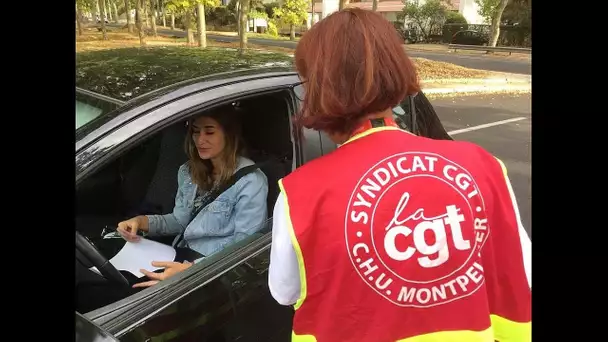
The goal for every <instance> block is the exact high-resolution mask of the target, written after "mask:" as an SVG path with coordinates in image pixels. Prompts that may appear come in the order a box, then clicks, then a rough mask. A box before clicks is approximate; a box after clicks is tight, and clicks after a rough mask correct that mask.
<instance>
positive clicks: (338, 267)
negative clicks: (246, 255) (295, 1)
mask: <svg viewBox="0 0 608 342" xmlns="http://www.w3.org/2000/svg"><path fill="white" fill-rule="evenodd" d="M295 60H296V67H297V70H298V73H299V74H300V77H301V78H302V80H303V81H304V88H305V96H304V100H303V105H302V110H301V113H300V117H299V120H300V123H301V124H302V125H303V126H305V127H307V128H312V129H316V130H320V131H324V132H325V133H327V135H328V136H330V137H331V139H332V140H333V141H334V142H335V143H336V144H338V145H340V146H339V148H338V149H336V150H335V151H333V152H331V153H329V154H326V155H324V156H322V157H321V158H319V159H316V160H314V161H312V162H309V163H307V164H305V165H303V166H302V167H300V168H298V169H297V170H295V171H294V172H292V173H291V174H290V175H288V176H287V177H285V178H283V179H282V180H281V181H280V186H281V194H280V195H279V198H278V200H277V202H276V205H275V208H274V215H273V216H274V219H273V240H272V246H271V260H270V270H269V288H270V291H271V294H272V295H273V297H274V298H275V299H276V300H277V301H278V302H279V303H280V304H283V305H292V304H295V309H296V311H295V316H294V321H293V332H292V341H317V342H328V341H330V342H342V341H357V342H368V341H369V342H385V341H408V342H418V341H420V342H422V341H425V342H427V341H458V342H467V341H494V340H498V341H530V340H531V328H530V325H531V313H530V312H531V308H530V306H531V279H530V249H531V244H530V240H529V238H528V237H527V234H526V232H525V231H524V230H523V227H522V225H521V222H520V219H519V213H518V209H517V204H516V202H515V199H514V196H513V191H512V189H511V185H510V182H509V180H508V177H507V175H506V171H505V168H504V165H503V164H502V162H500V161H499V160H497V159H496V158H494V157H493V156H492V155H490V154H489V153H488V152H487V151H485V150H484V149H482V148H481V147H479V146H476V145H474V144H471V143H468V142H460V141H450V140H449V139H446V140H436V139H429V138H426V137H422V136H416V135H413V134H411V133H408V132H406V131H404V130H402V129H400V128H399V127H397V125H396V124H395V122H394V121H393V119H392V115H393V112H392V108H394V107H395V106H396V105H397V104H398V103H399V102H401V101H402V99H404V98H406V96H408V95H412V94H415V93H418V92H419V91H420V86H419V83H418V79H417V76H416V72H415V70H414V66H413V64H412V62H411V61H410V59H409V58H408V57H407V55H406V54H405V51H404V49H403V46H402V44H401V42H400V40H399V37H398V35H397V33H396V32H395V29H394V28H393V27H392V26H391V24H390V23H389V22H388V21H387V20H385V19H384V18H382V17H381V16H380V15H379V14H377V13H375V12H371V11H365V10H361V9H355V8H353V9H351V8H349V9H345V10H342V11H339V12H336V13H334V14H332V15H330V16H328V17H327V18H325V19H323V20H322V21H320V22H319V23H317V24H315V25H314V26H313V27H312V28H311V29H310V30H309V31H308V32H307V33H306V34H305V35H304V36H303V37H302V39H301V40H300V42H299V43H298V46H297V48H296V53H295ZM445 138H446V137H444V139H445Z"/></svg>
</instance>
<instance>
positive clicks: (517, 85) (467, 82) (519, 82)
mask: <svg viewBox="0 0 608 342" xmlns="http://www.w3.org/2000/svg"><path fill="white" fill-rule="evenodd" d="M421 83H422V90H423V91H424V93H425V94H450V93H495V92H531V91H532V76H531V75H520V74H508V73H493V74H492V75H491V76H490V77H487V78H482V79H474V78H464V79H443V80H426V81H422V82H421Z"/></svg>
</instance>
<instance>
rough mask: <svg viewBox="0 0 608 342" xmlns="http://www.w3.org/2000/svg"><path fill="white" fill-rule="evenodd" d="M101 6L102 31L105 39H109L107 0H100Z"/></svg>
mask: <svg viewBox="0 0 608 342" xmlns="http://www.w3.org/2000/svg"><path fill="white" fill-rule="evenodd" d="M99 1H100V3H99V8H100V9H101V16H100V17H101V32H102V34H103V40H108V32H107V30H106V0H99Z"/></svg>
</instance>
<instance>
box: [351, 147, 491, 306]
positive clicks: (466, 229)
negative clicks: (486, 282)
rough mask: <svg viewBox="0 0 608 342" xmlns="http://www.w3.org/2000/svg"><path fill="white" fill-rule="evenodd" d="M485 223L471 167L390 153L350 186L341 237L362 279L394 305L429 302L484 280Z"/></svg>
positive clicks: (437, 301) (449, 297)
mask: <svg viewBox="0 0 608 342" xmlns="http://www.w3.org/2000/svg"><path fill="white" fill-rule="evenodd" d="M488 233H489V227H488V224H487V219H486V218H485V207H484V203H483V198H482V196H481V193H480V191H479V188H478V187H477V185H476V183H475V181H474V179H473V177H472V176H471V174H470V173H469V172H468V171H467V170H465V169H464V168H462V167H461V166H459V165H457V164H455V163H453V162H452V161H450V160H448V159H446V158H444V157H442V156H440V155H436V154H429V153H421V152H407V153H401V154H397V155H393V156H391V157H389V158H386V159H385V160H383V161H381V162H380V163H378V164H377V165H375V166H374V167H372V168H371V169H369V170H368V171H367V172H366V173H365V174H364V175H363V177H361V179H360V180H359V182H358V184H357V186H356V188H355V189H354V190H353V192H352V195H351V199H350V201H349V204H348V208H347V211H346V217H345V240H346V241H345V242H346V246H347V248H348V252H349V255H350V258H351V261H352V263H353V266H354V267H355V269H356V271H357V272H358V273H359V275H360V276H361V278H362V279H363V281H364V282H365V283H366V284H367V285H368V286H370V287H371V288H372V289H373V290H374V291H376V292H377V293H378V294H380V295H381V296H383V297H384V298H386V299H387V300H389V301H390V302H392V303H393V304H395V305H399V306H406V307H430V306H436V305H441V304H444V303H448V302H451V301H453V300H457V299H459V298H462V297H465V296H468V295H470V294H472V293H474V292H475V291H477V290H478V289H479V288H480V287H481V286H482V285H483V267H482V266H481V264H480V262H479V259H480V258H479V255H480V254H479V252H480V250H481V248H482V246H483V243H484V242H485V240H486V239H487V235H488Z"/></svg>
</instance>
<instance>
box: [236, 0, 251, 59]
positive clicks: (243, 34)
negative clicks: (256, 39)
mask: <svg viewBox="0 0 608 342" xmlns="http://www.w3.org/2000/svg"><path fill="white" fill-rule="evenodd" d="M238 12H239V55H241V56H242V55H243V54H244V53H245V51H246V50H247V28H248V27H249V24H248V23H247V13H249V0H239V8H238Z"/></svg>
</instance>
